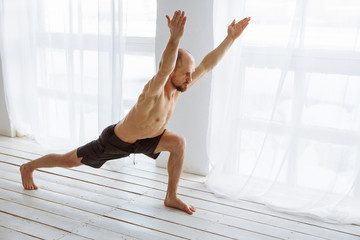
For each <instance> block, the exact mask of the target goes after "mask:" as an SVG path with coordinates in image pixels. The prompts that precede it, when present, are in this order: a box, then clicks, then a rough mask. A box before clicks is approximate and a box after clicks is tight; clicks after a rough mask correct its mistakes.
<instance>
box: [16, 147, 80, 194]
mask: <svg viewBox="0 0 360 240" xmlns="http://www.w3.org/2000/svg"><path fill="white" fill-rule="evenodd" d="M76 151H77V150H76V149H75V150H73V151H71V152H69V153H65V154H48V155H45V156H43V157H41V158H38V159H36V160H33V161H31V162H28V163H26V164H23V165H21V167H20V172H21V180H22V184H23V186H24V188H25V189H27V190H34V189H37V188H38V187H37V186H36V185H35V183H34V180H33V172H34V170H35V169H37V168H50V167H65V168H71V167H76V166H80V165H82V163H81V162H80V161H81V159H82V158H78V157H77V155H76Z"/></svg>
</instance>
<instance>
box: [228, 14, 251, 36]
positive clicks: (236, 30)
mask: <svg viewBox="0 0 360 240" xmlns="http://www.w3.org/2000/svg"><path fill="white" fill-rule="evenodd" d="M249 21H250V18H249V17H248V18H244V19H243V20H241V21H239V22H237V23H235V19H234V21H232V23H231V24H230V25H229V27H228V36H230V37H231V39H232V40H235V39H237V38H238V37H239V36H240V35H241V33H242V32H243V31H244V29H245V28H246V26H247V25H248V24H249Z"/></svg>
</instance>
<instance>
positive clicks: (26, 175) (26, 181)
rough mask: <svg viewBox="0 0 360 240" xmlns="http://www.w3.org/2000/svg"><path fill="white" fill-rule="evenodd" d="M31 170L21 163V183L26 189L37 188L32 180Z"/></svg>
mask: <svg viewBox="0 0 360 240" xmlns="http://www.w3.org/2000/svg"><path fill="white" fill-rule="evenodd" d="M33 172H34V170H32V169H29V167H28V166H27V165H26V164H23V165H21V167H20V173H21V180H22V184H23V186H24V188H25V189H26V190H35V189H38V187H37V186H36V185H35V183H34V180H33Z"/></svg>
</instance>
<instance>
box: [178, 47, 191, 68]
mask: <svg viewBox="0 0 360 240" xmlns="http://www.w3.org/2000/svg"><path fill="white" fill-rule="evenodd" d="M183 58H191V59H194V57H193V56H192V55H191V53H190V52H189V51H187V50H185V49H183V48H179V50H178V55H177V59H176V65H175V69H177V68H179V67H180V66H181V64H182V63H183Z"/></svg>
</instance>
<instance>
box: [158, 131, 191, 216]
mask: <svg viewBox="0 0 360 240" xmlns="http://www.w3.org/2000/svg"><path fill="white" fill-rule="evenodd" d="M185 145H186V143H185V139H184V137H182V136H180V135H177V134H175V133H172V132H170V131H166V132H165V133H164V135H163V136H162V137H161V139H160V142H159V144H158V146H157V148H156V149H155V153H158V152H162V151H168V152H170V157H169V162H168V173H169V181H168V188H167V193H166V198H165V201H164V204H165V206H167V207H173V208H178V209H180V210H183V211H185V212H187V213H188V214H193V213H194V212H195V211H196V208H195V207H194V206H192V205H190V204H186V203H184V202H183V201H182V200H180V199H179V198H178V196H177V188H178V185H179V180H180V175H181V173H182V169H183V165H184V157H185Z"/></svg>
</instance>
